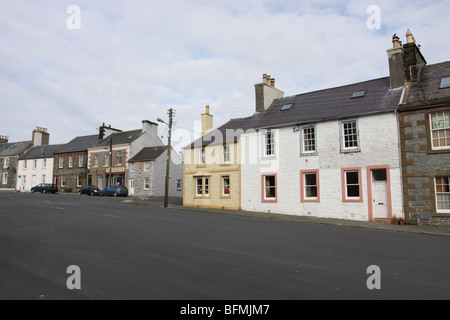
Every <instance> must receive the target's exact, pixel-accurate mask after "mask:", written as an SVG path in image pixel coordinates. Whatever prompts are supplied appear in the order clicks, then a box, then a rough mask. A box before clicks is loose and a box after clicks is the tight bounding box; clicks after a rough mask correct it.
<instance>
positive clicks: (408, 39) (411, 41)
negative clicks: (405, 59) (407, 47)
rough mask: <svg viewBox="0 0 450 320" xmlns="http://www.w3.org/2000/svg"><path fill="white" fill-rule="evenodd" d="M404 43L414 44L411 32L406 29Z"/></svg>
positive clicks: (414, 40)
mask: <svg viewBox="0 0 450 320" xmlns="http://www.w3.org/2000/svg"><path fill="white" fill-rule="evenodd" d="M406 42H407V43H415V42H416V39H415V38H414V36H413V34H412V32H411V31H410V30H409V29H408V30H407V31H406Z"/></svg>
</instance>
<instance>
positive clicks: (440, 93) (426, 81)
mask: <svg viewBox="0 0 450 320" xmlns="http://www.w3.org/2000/svg"><path fill="white" fill-rule="evenodd" d="M448 76H450V61H446V62H442V63H437V64H431V65H427V66H424V67H423V68H421V70H420V73H419V80H418V81H417V82H415V83H413V84H412V85H411V89H410V91H409V96H408V101H407V105H406V107H408V106H420V105H424V104H430V103H439V102H442V101H449V100H450V88H442V89H441V88H440V86H441V78H442V77H448Z"/></svg>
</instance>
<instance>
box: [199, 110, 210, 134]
mask: <svg viewBox="0 0 450 320" xmlns="http://www.w3.org/2000/svg"><path fill="white" fill-rule="evenodd" d="M212 128H213V116H212V115H211V114H210V113H209V105H207V106H206V112H205V113H202V133H201V136H204V135H205V134H206V133H208V131H210V130H212Z"/></svg>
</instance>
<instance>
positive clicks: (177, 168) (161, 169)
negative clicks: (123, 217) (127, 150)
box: [128, 146, 183, 198]
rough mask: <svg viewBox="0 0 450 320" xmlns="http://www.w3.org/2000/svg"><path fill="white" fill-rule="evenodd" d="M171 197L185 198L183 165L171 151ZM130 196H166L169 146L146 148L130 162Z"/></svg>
mask: <svg viewBox="0 0 450 320" xmlns="http://www.w3.org/2000/svg"><path fill="white" fill-rule="evenodd" d="M170 159H171V162H170V168H169V169H170V174H169V196H170V197H177V198H181V197H182V196H183V163H182V160H181V158H180V156H179V155H178V154H177V153H176V152H175V150H173V149H172V150H171V154H170ZM128 163H129V166H128V168H129V170H128V192H129V195H135V196H143V197H161V196H164V195H165V182H166V165H167V146H158V147H145V148H143V149H142V150H141V151H140V152H138V154H136V155H135V156H134V157H133V158H131V159H130V160H129V161H128Z"/></svg>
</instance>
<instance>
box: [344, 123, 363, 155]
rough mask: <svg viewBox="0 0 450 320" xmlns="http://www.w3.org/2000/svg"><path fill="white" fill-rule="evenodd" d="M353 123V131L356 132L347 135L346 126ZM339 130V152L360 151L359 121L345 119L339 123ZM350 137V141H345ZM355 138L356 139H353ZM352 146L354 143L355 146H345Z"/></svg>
mask: <svg viewBox="0 0 450 320" xmlns="http://www.w3.org/2000/svg"><path fill="white" fill-rule="evenodd" d="M350 123H354V127H355V128H354V129H355V130H356V132H355V133H351V134H348V133H347V132H346V130H348V128H345V126H346V125H347V124H350ZM339 130H340V138H341V152H354V151H360V150H361V145H360V141H359V121H358V119H346V120H341V121H339ZM350 136H352V139H351V140H350V139H349V140H348V141H346V140H347V139H346V137H350ZM355 138H356V139H355ZM347 143H349V144H353V143H356V145H351V146H346V144H347Z"/></svg>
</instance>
